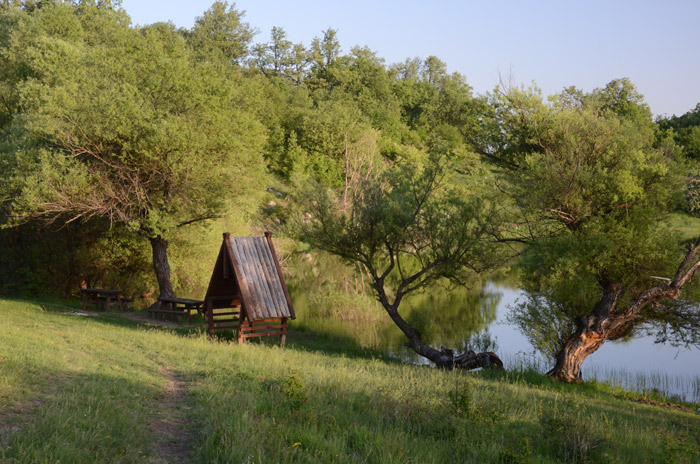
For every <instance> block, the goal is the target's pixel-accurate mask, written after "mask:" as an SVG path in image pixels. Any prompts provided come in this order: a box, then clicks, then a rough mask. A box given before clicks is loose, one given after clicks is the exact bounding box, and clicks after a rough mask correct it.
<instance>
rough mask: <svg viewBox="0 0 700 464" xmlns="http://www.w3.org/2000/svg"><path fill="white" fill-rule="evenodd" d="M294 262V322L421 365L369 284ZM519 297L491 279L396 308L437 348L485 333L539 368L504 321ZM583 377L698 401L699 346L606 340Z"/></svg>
mask: <svg viewBox="0 0 700 464" xmlns="http://www.w3.org/2000/svg"><path fill="white" fill-rule="evenodd" d="M293 266H294V269H293V271H292V272H291V273H290V274H291V275H292V276H294V277H293V278H291V279H288V285H289V288H290V293H291V295H292V299H293V300H294V306H295V309H296V312H297V316H298V319H297V321H295V323H299V324H301V325H304V326H306V328H307V329H308V330H311V331H316V332H318V333H323V334H325V335H330V336H334V337H339V338H343V339H345V341H348V340H350V341H351V342H353V343H357V344H358V345H360V346H365V347H372V348H379V349H385V350H387V351H388V352H389V353H390V354H391V355H392V356H396V357H398V358H400V359H403V360H405V361H407V362H415V363H424V362H425V360H424V359H423V358H420V357H419V356H417V355H415V353H413V352H412V351H410V350H407V349H406V348H404V347H403V346H402V345H403V343H404V342H405V337H404V336H403V334H402V333H401V332H400V331H399V330H398V329H397V328H396V327H395V326H394V325H393V324H392V322H391V321H390V320H389V317H388V316H387V315H386V313H385V312H384V310H383V309H382V308H381V306H380V305H379V304H378V303H377V302H376V301H374V299H373V298H372V297H371V296H368V293H369V288H368V285H367V282H363V280H362V277H361V276H360V275H359V273H357V272H356V271H353V270H348V269H347V268H345V269H343V268H342V266H340V267H339V266H338V264H337V263H336V264H334V263H333V262H331V261H326V260H323V261H320V260H313V262H312V260H311V259H308V260H306V261H304V260H300V261H299V262H298V263H296V264H295V265H293ZM363 289H364V290H363ZM521 295H522V291H520V290H518V289H517V288H513V286H512V284H511V285H508V284H507V283H506V284H504V283H493V282H489V283H487V284H486V285H484V286H483V287H482V288H480V289H472V290H468V289H463V288H458V289H454V288H452V289H447V288H440V287H438V288H436V289H433V290H431V291H430V292H428V293H423V294H416V295H410V296H409V297H407V299H405V300H404V302H402V305H401V309H400V311H401V313H402V315H403V317H404V318H405V319H406V320H407V321H408V322H409V323H410V324H412V325H413V326H414V327H417V328H418V329H419V330H420V331H421V334H422V335H423V339H424V341H426V342H427V343H429V344H431V345H433V346H435V347H438V348H439V347H440V346H447V347H450V348H454V349H456V350H459V349H465V348H466V346H467V345H471V346H473V342H474V339H473V338H471V341H470V337H473V336H474V334H480V333H484V332H485V331H488V333H489V334H490V337H491V339H492V340H493V341H495V343H496V345H497V347H496V350H495V351H496V352H497V353H498V355H499V356H500V357H501V359H502V360H503V361H504V363H505V364H506V366H507V367H517V366H519V365H523V364H528V365H532V364H533V363H534V364H536V365H537V366H539V369H540V370H541V371H543V372H544V371H547V370H548V369H549V368H551V367H552V365H553V363H552V361H550V360H547V359H542V358H541V357H540V356H538V355H537V354H536V353H535V351H534V349H533V348H532V346H531V345H530V343H529V342H528V341H527V339H526V338H525V337H524V336H523V335H522V334H521V333H520V332H519V331H518V329H517V328H515V327H514V326H512V325H510V324H508V322H507V321H506V316H507V314H508V312H509V311H510V309H509V307H510V306H512V305H513V304H514V303H515V302H516V300H517V299H518V297H519V296H521ZM475 348H479V347H478V346H477V347H475ZM480 349H483V348H480ZM582 375H583V378H584V380H587V379H592V378H596V379H598V380H601V381H608V382H610V383H613V384H619V385H622V386H624V387H626V388H628V389H635V390H637V391H648V390H653V389H657V390H659V391H661V392H665V393H669V394H672V395H677V396H681V397H684V398H685V399H686V400H687V401H693V402H700V350H698V349H697V348H689V349H686V348H675V347H672V346H670V345H659V344H655V343H654V339H653V337H648V336H646V337H638V338H633V339H631V340H628V341H624V342H606V343H605V344H604V345H603V346H602V347H601V348H600V349H599V350H598V351H597V352H596V353H594V354H593V355H591V356H589V357H588V358H587V359H586V360H585V362H584V364H583V367H582Z"/></svg>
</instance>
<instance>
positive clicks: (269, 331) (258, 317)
mask: <svg viewBox="0 0 700 464" xmlns="http://www.w3.org/2000/svg"><path fill="white" fill-rule="evenodd" d="M204 311H205V315H206V318H207V324H208V326H209V338H212V339H213V338H214V333H215V332H216V331H217V330H238V343H243V342H244V341H245V339H246V338H253V337H262V336H266V335H279V336H280V345H284V342H285V339H286V336H287V320H288V319H290V318H291V319H295V318H296V315H295V314H294V308H293V307H292V300H291V298H289V292H288V291H287V286H286V285H285V284H284V277H283V276H282V268H281V266H280V263H279V261H278V259H277V255H276V254H275V248H274V246H273V245H272V239H271V234H270V233H269V232H265V236H264V237H231V236H230V235H229V234H228V233H225V234H224V241H223V244H222V245H221V250H220V251H219V257H218V258H217V260H216V266H215V267H214V272H213V274H212V276H211V280H210V281H209V288H208V289H207V296H206V297H205V298H204Z"/></svg>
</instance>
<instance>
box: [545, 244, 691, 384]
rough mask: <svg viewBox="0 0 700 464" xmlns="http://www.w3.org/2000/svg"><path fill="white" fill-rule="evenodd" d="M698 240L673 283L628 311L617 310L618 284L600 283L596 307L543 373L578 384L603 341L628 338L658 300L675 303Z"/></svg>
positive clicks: (688, 275)
mask: <svg viewBox="0 0 700 464" xmlns="http://www.w3.org/2000/svg"><path fill="white" fill-rule="evenodd" d="M698 254H700V240H698V241H697V242H696V243H695V245H694V246H693V247H692V248H691V249H690V250H689V251H688V253H687V254H686V255H685V258H684V259H683V262H682V263H681V264H680V266H678V270H677V272H676V275H675V276H674V277H673V279H666V280H668V283H667V284H666V285H663V286H659V287H652V288H650V289H648V290H645V291H643V292H642V293H640V294H639V295H638V296H637V297H636V298H634V299H633V300H632V302H631V303H630V306H629V308H627V309H624V310H623V309H620V308H619V307H618V301H619V300H620V298H621V297H622V295H623V293H624V289H623V288H622V286H621V285H620V284H617V283H614V282H610V281H601V286H602V287H603V297H602V298H601V299H600V301H598V303H596V305H595V307H594V309H593V313H592V314H591V315H589V316H586V317H585V318H584V319H583V321H582V322H583V324H582V328H581V329H579V330H578V331H577V332H576V333H575V334H574V335H573V336H571V337H570V338H569V339H568V340H567V341H566V343H564V346H563V347H562V348H561V350H560V351H559V353H558V354H557V358H556V363H555V365H554V368H553V369H552V370H551V371H549V372H548V373H547V375H549V376H550V377H554V378H555V379H557V380H560V381H564V382H580V381H581V364H583V361H584V360H585V359H586V357H588V356H589V355H590V354H593V353H595V351H596V350H598V348H600V347H601V346H602V345H603V343H605V342H606V341H607V340H616V339H618V338H620V337H623V336H625V335H627V334H629V333H630V332H631V331H632V329H633V328H634V327H635V325H637V324H638V323H639V322H641V321H643V320H644V319H645V316H644V315H643V314H642V311H643V310H644V308H647V307H649V306H652V307H653V306H655V305H656V304H657V303H658V302H659V301H661V300H676V299H678V297H679V296H680V295H681V289H682V288H683V285H685V284H686V282H688V281H690V279H691V278H692V276H693V275H694V274H695V271H696V270H697V268H698V267H700V260H698Z"/></svg>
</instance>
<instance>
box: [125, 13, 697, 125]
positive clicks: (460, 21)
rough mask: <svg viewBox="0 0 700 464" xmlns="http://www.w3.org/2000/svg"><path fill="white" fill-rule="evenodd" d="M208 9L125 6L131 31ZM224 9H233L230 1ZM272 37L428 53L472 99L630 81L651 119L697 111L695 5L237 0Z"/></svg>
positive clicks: (391, 54)
mask: <svg viewBox="0 0 700 464" xmlns="http://www.w3.org/2000/svg"><path fill="white" fill-rule="evenodd" d="M212 3H213V0H188V1H185V0H123V1H122V8H124V9H125V10H126V11H127V12H128V13H129V15H130V16H131V18H132V21H133V22H134V23H135V24H140V25H145V24H150V23H153V22H157V21H172V22H173V23H174V24H176V25H177V26H180V27H185V28H190V27H192V25H193V24H194V20H195V18H196V17H197V16H201V15H202V13H203V12H204V11H206V10H207V9H208V8H209V7H210V6H211V4H212ZM229 3H230V2H229ZM236 8H237V9H238V10H244V11H245V12H246V14H245V20H246V21H247V22H249V23H250V24H251V25H252V26H253V27H255V28H257V29H258V30H259V31H260V33H259V34H258V35H257V36H256V37H255V41H256V42H266V41H268V40H269V35H270V29H271V28H272V27H273V26H279V27H282V28H283V29H284V30H285V31H286V32H287V36H288V38H289V39H290V40H291V41H293V42H295V43H297V42H303V43H304V44H305V45H309V43H310V42H311V39H313V38H314V37H317V36H321V35H322V32H323V31H324V30H326V29H327V28H329V27H332V28H333V29H336V30H338V37H339V39H340V43H341V46H342V47H343V50H344V51H348V50H349V49H350V48H352V47H353V46H355V45H361V46H368V47H369V48H370V49H372V50H373V51H375V52H377V54H378V56H380V57H383V58H385V59H386V62H387V63H388V64H391V63H396V62H400V61H404V60H405V59H406V58H412V57H420V58H425V57H427V56H430V55H435V56H437V57H439V58H440V59H441V60H443V61H444V62H446V63H447V66H448V70H449V71H450V72H452V71H458V72H460V73H462V74H464V75H465V76H466V78H467V81H468V82H469V83H470V84H471V85H472V87H474V90H475V91H476V92H477V93H483V92H487V91H490V90H492V89H493V88H494V86H495V85H496V84H497V83H498V79H499V74H500V75H504V76H507V75H509V74H510V75H512V76H513V78H514V81H515V82H516V83H524V84H530V83H531V82H533V81H534V82H535V83H536V84H537V85H538V86H539V87H540V88H541V89H542V90H543V92H544V93H545V94H547V95H549V94H552V93H555V92H558V91H559V90H561V89H562V88H564V87H568V86H570V85H575V86H577V87H579V88H581V89H583V90H586V91H589V90H592V89H593V88H596V87H601V86H604V85H605V84H606V83H608V82H609V81H611V80H612V79H615V78H618V77H629V78H630V79H631V80H632V82H633V83H634V84H635V85H636V86H637V88H638V89H639V90H640V91H641V92H642V93H643V94H644V96H645V97H646V100H647V103H649V106H650V107H651V109H652V111H653V112H654V113H655V114H661V115H663V114H667V115H669V116H670V115H672V114H676V115H680V114H683V113H685V112H686V111H688V110H691V109H693V108H694V107H695V105H696V104H697V103H698V102H700V0H663V1H662V0H658V1H651V0H636V1H633V0H578V1H575V0H540V1H535V0H529V1H528V0H520V1H518V0H491V1H489V0H462V1H457V0H454V1H453V0H449V1H440V0H435V1H434V2H433V3H432V4H430V5H429V4H428V2H426V1H418V0H403V1H394V0H385V1H383V0H374V1H371V0H354V1H352V2H350V1H345V2H336V1H333V0H325V1H320V0H289V1H282V0H270V1H264V0H258V1H255V0H240V1H238V2H236Z"/></svg>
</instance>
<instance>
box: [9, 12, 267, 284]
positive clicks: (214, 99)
mask: <svg viewBox="0 0 700 464" xmlns="http://www.w3.org/2000/svg"><path fill="white" fill-rule="evenodd" d="M52 8H58V9H62V10H61V11H64V12H65V11H67V12H69V13H70V14H72V15H74V16H73V17H77V18H78V20H82V18H83V17H84V16H85V12H81V13H80V14H78V13H77V10H76V9H75V8H74V7H72V6H69V5H66V4H55V5H52ZM85 8H89V6H86V7H85ZM90 12H91V14H93V15H98V16H101V17H102V19H103V23H104V27H102V28H100V29H99V30H92V31H87V28H88V27H89V24H88V25H84V24H80V27H81V29H80V30H81V31H82V34H79V35H78V37H79V38H78V39H75V40H71V41H69V40H67V39H65V38H64V37H60V36H57V35H56V34H52V33H51V31H50V30H45V29H44V30H42V29H41V28H32V27H26V28H18V29H17V30H16V31H14V33H13V34H14V35H15V36H14V38H13V39H14V40H12V41H11V44H12V45H11V46H10V48H9V50H6V52H7V54H10V55H12V54H13V53H14V54H19V52H18V50H21V55H22V56H25V57H27V58H26V62H25V66H27V67H29V68H30V73H29V74H31V75H32V76H33V78H32V79H27V80H24V81H21V82H18V83H17V86H18V88H19V89H20V92H19V93H20V95H21V98H22V101H21V107H22V108H23V112H21V113H17V114H16V115H15V116H14V118H13V119H12V122H11V123H10V125H9V127H8V128H7V130H6V131H5V136H4V137H3V138H4V139H6V140H8V139H9V140H12V143H11V144H7V146H5V152H4V153H2V157H3V160H4V161H5V163H6V166H8V168H7V179H8V180H7V182H6V183H5V184H4V189H3V190H4V195H3V196H4V198H5V199H6V202H8V201H9V202H10V206H9V207H8V208H9V212H8V215H9V217H10V219H11V220H12V221H14V223H18V222H23V221H26V220H28V219H31V218H41V219H43V220H46V221H49V222H55V221H62V222H71V221H74V220H77V219H78V218H88V217H94V216H97V217H103V218H106V219H108V220H109V221H110V222H111V223H112V224H114V225H117V226H123V227H126V228H128V229H129V230H131V231H132V232H133V233H136V234H138V235H139V236H141V237H143V238H145V239H147V240H148V241H149V243H150V244H151V248H152V252H153V267H154V271H155V274H156V277H157V279H158V284H159V289H160V293H161V295H163V296H174V292H173V289H172V285H171V283H170V266H169V262H168V257H167V248H168V243H169V237H170V236H172V234H173V233H174V231H175V230H177V229H178V228H181V227H185V226H188V225H191V224H195V223H200V222H203V221H207V220H209V219H211V218H214V217H218V216H219V215H220V214H221V212H222V209H223V208H224V206H225V204H226V199H227V198H235V197H237V196H239V195H242V194H243V193H245V192H246V191H248V190H249V189H254V188H256V186H257V185H258V181H259V176H260V173H261V172H264V164H263V162H262V158H261V156H260V155H259V152H260V150H261V147H262V143H263V140H264V137H263V133H262V131H261V127H260V124H259V123H258V122H257V121H256V120H255V119H254V118H252V117H251V116H250V112H249V110H248V109H247V106H249V105H250V102H249V100H248V99H249V95H254V93H255V92H252V91H251V90H250V89H246V88H245V82H244V81H231V80H228V79H227V78H226V76H225V75H224V73H223V71H222V68H221V67H220V66H216V65H210V64H207V63H206V62H201V61H199V60H196V59H194V58H193V55H192V53H191V50H190V49H189V48H188V46H187V44H186V42H185V39H184V38H183V37H182V36H181V35H180V34H178V33H177V32H176V31H174V30H173V28H172V27H171V26H170V25H167V24H155V25H152V26H148V27H146V28H144V29H142V30H136V29H132V28H130V27H128V22H125V21H119V20H118V19H117V17H115V16H113V15H114V14H115V13H114V12H113V11H111V10H103V9H93V10H90ZM44 14H48V15H52V16H49V19H51V18H54V17H55V15H54V12H51V11H47V9H46V8H42V9H41V10H38V11H37V12H36V13H35V14H34V15H33V16H27V17H26V18H25V21H27V22H28V23H41V22H42V21H45V20H46V19H47V18H46V17H44V16H43V15H44ZM93 20H94V18H90V20H89V21H90V22H92V21H93ZM26 31H29V32H26ZM91 34H96V35H94V36H93V35H91ZM10 135H11V136H10Z"/></svg>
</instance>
